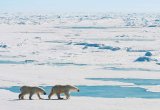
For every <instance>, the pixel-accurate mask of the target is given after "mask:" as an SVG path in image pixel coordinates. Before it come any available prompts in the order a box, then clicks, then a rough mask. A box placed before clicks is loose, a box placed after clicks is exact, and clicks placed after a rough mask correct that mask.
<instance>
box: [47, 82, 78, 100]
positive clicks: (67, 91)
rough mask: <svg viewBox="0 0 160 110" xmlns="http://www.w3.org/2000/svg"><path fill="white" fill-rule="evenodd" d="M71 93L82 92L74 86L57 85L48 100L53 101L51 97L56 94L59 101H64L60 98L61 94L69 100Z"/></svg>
mask: <svg viewBox="0 0 160 110" xmlns="http://www.w3.org/2000/svg"><path fill="white" fill-rule="evenodd" d="M71 91H77V92H79V91H80V90H79V89H78V88H77V87H75V86H72V85H55V86H54V87H52V89H51V92H50V94H49V96H48V98H49V99H51V96H52V95H54V94H56V95H57V97H58V99H63V98H61V97H60V94H62V93H64V95H65V96H66V99H69V98H70V92H71Z"/></svg>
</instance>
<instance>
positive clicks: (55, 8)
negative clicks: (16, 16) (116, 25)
mask: <svg viewBox="0 0 160 110" xmlns="http://www.w3.org/2000/svg"><path fill="white" fill-rule="evenodd" d="M159 4H160V0H152V1H146V0H134V1H131V0H121V1H117V0H112V1H111V0H0V12H10V13H15V12H16V13H17V12H20V13H50V12H54V13H72V12H73V13H78V12H79V13H81V12H82V13H85V12H86V13H94V12H95V13H97V12H100V13H109V12H113V13H160V7H159Z"/></svg>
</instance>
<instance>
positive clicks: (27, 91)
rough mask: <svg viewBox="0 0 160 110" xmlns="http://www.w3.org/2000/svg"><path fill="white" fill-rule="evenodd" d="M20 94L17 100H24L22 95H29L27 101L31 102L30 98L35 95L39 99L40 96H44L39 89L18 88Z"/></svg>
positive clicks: (44, 93)
mask: <svg viewBox="0 0 160 110" xmlns="http://www.w3.org/2000/svg"><path fill="white" fill-rule="evenodd" d="M20 91H21V93H20V94H19V99H24V95H26V94H29V99H30V100H32V96H33V95H34V94H37V96H38V98H39V99H42V98H41V97H40V94H43V95H46V92H45V91H44V90H43V89H42V88H40V87H31V86H22V87H21V88H20Z"/></svg>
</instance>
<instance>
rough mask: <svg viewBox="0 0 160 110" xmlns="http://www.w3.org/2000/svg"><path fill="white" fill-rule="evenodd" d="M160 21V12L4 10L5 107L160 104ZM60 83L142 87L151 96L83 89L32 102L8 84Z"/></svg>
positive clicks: (146, 109) (1, 81)
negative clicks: (68, 96)
mask: <svg viewBox="0 0 160 110" xmlns="http://www.w3.org/2000/svg"><path fill="white" fill-rule="evenodd" d="M159 27H160V15H159V14H136V13H133V14H122V13H121V14H116V13H107V14H106V13H95V14H88V13H79V14H53V13H51V14H44V15H40V14H39V15H38V14H29V15H27V14H20V13H17V14H10V13H0V93H1V94H0V99H1V101H0V106H1V109H4V110H10V109H13V110H22V109H23V110H28V109H32V110H38V109H43V110H48V109H52V108H53V109H58V110H61V109H67V110H72V109H77V110H97V109H99V110H106V109H110V110H135V109H141V110H159V104H160V100H159V97H155V96H157V95H155V94H159V92H160V87H159V84H160V82H159V81H158V80H160V75H159V73H160V67H159V66H160V65H159V63H160V59H159V58H160V51H159V50H160V45H159V43H160V39H159V38H160V34H159ZM147 52H148V53H151V54H150V55H149V56H148V55H146V53H147ZM138 58H141V59H140V60H137V59H138ZM136 60H137V61H136ZM142 60H143V61H142ZM94 78H95V79H94ZM97 78H104V79H105V80H97ZM131 79H132V80H131ZM55 84H71V85H76V86H95V90H97V88H96V87H98V86H107V87H110V86H116V87H117V86H118V87H129V88H132V89H134V88H140V89H141V90H144V91H141V92H142V94H143V92H144V94H145V93H146V92H147V93H152V94H153V97H150V98H146V97H143V96H141V95H140V94H139V95H138V91H136V90H135V94H136V95H135V97H130V96H129V95H127V92H128V91H126V96H125V97H124V98H118V97H117V98H115V96H116V92H115V93H113V94H112V95H113V97H112V96H111V97H110V98H109V97H93V95H92V96H91V95H89V94H87V92H86V91H83V93H85V92H86V94H84V95H80V96H71V99H70V100H37V98H36V97H34V98H35V100H32V101H30V100H18V93H17V92H14V91H10V90H7V89H5V88H10V87H12V86H22V85H32V86H53V85H55ZM107 90H109V89H107ZM16 91H17V90H16ZM97 91H98V90H97ZM111 92H112V91H111ZM117 92H119V91H118V90H117ZM120 92H122V91H120ZM76 94H78V93H76ZM79 94H80V93H79ZM97 94H98V95H97V96H100V95H101V93H99V92H97ZM103 94H105V92H103ZM106 94H107V93H106ZM123 94H125V93H124V92H123ZM86 95H87V97H86ZM131 95H132V94H131ZM88 96H89V97H88ZM42 97H43V98H45V99H47V96H42ZM55 98H56V97H55Z"/></svg>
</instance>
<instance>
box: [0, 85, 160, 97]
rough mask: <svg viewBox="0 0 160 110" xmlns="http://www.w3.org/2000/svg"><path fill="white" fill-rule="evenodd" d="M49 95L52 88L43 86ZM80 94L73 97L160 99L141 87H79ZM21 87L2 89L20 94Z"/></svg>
mask: <svg viewBox="0 0 160 110" xmlns="http://www.w3.org/2000/svg"><path fill="white" fill-rule="evenodd" d="M41 87H42V88H44V89H45V90H46V92H47V94H49V92H50V90H51V86H41ZM77 87H78V88H79V89H80V92H72V93H71V95H72V96H86V97H101V98H126V97H129V98H152V99H153V98H160V93H158V92H149V91H147V90H146V89H144V88H139V87H121V86H77ZM19 88H20V87H19V86H12V87H9V88H0V89H5V90H9V91H12V92H15V93H19V92H20V91H19Z"/></svg>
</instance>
